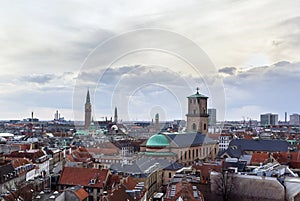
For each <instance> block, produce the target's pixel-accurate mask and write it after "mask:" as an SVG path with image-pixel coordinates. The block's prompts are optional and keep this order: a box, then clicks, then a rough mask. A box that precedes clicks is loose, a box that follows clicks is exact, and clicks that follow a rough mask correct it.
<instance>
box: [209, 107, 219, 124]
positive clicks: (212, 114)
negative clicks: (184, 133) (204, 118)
mask: <svg viewBox="0 0 300 201" xmlns="http://www.w3.org/2000/svg"><path fill="white" fill-rule="evenodd" d="M216 124H217V110H216V109H215V108H209V109H208V125H209V126H215V125H216Z"/></svg>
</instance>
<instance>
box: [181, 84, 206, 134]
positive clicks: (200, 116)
mask: <svg viewBox="0 0 300 201" xmlns="http://www.w3.org/2000/svg"><path fill="white" fill-rule="evenodd" d="M187 98H188V113H187V115H186V116H187V132H201V133H203V134H207V133H208V113H207V99H208V97H206V96H204V95H202V94H200V93H199V88H197V92H196V93H195V94H193V95H191V96H189V97H187Z"/></svg>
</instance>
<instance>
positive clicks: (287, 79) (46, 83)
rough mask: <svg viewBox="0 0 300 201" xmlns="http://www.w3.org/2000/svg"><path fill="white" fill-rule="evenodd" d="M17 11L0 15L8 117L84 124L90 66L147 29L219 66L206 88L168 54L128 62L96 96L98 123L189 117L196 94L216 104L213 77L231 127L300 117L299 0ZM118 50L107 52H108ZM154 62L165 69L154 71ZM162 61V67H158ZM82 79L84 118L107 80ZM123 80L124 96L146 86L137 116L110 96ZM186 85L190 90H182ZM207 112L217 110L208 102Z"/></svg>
mask: <svg viewBox="0 0 300 201" xmlns="http://www.w3.org/2000/svg"><path fill="white" fill-rule="evenodd" d="M12 4H13V3H11V2H10V3H8V2H2V3H1V5H2V6H1V7H2V9H3V12H0V28H1V31H0V44H1V46H2V48H3V49H4V50H5V51H3V52H2V54H1V56H0V66H1V67H0V72H1V74H0V76H1V81H0V82H1V84H0V89H1V90H0V93H1V94H0V95H1V111H2V112H1V117H0V119H3V120H4V119H6V120H7V119H23V118H27V117H29V116H30V114H31V112H32V111H34V113H35V115H36V117H37V118H40V119H43V120H46V119H52V118H53V116H54V113H55V111H56V110H57V109H58V110H59V111H60V112H61V114H62V116H64V117H65V118H66V119H71V120H73V119H75V120H77V118H74V116H73V112H74V108H73V103H74V102H73V101H74V100H73V99H74V86H75V85H76V82H77V81H78V78H79V77H80V76H83V75H82V74H80V73H82V72H81V69H82V66H83V63H84V61H85V59H86V58H87V57H88V56H89V54H90V53H91V52H92V51H93V50H94V49H95V48H96V47H97V46H98V45H99V44H101V43H102V42H104V41H106V40H108V39H110V38H111V37H114V36H118V35H120V34H122V33H124V32H128V31H132V30H136V29H148V28H157V29H163V30H168V31H171V32H174V33H177V34H179V35H182V36H184V37H186V38H188V39H189V40H192V41H194V42H195V43H196V44H197V45H198V46H199V47H200V48H201V49H202V50H203V51H204V52H205V53H206V54H207V56H208V58H209V59H210V60H211V61H212V63H213V64H214V67H215V70H216V72H215V74H212V75H210V76H208V77H207V78H205V80H204V81H203V80H201V81H199V77H197V76H196V77H193V72H192V71H190V70H189V68H188V67H186V66H185V65H186V64H184V63H183V62H182V61H181V60H176V59H172V60H171V59H170V57H169V56H168V55H162V54H158V53H157V52H155V53H151V54H148V53H144V52H142V53H136V54H133V55H127V56H126V58H124V59H122V60H120V61H118V62H116V63H115V64H114V65H113V67H112V68H109V69H107V71H106V74H105V76H104V77H102V78H101V82H100V83H97V84H98V85H97V88H96V89H94V90H93V91H91V94H92V95H91V96H92V99H91V101H92V105H93V109H92V110H93V111H92V113H93V117H95V118H96V119H100V118H102V117H103V116H113V110H114V107H116V106H117V107H118V110H119V119H123V120H135V119H139V120H145V119H149V120H151V118H154V115H153V114H156V113H157V112H159V113H160V117H161V119H162V120H164V119H165V120H172V119H179V118H181V119H185V118H183V117H184V116H185V114H186V113H187V109H186V107H187V104H186V100H185V98H186V97H187V96H189V95H191V94H193V93H194V92H195V88H196V87H200V92H201V93H203V94H204V95H207V96H208V97H209V99H208V101H212V100H215V99H218V97H215V96H213V97H212V96H211V91H210V90H209V86H212V85H213V84H214V82H215V80H219V81H220V80H221V81H222V82H223V83H224V95H225V101H224V102H225V117H224V120H242V119H243V117H244V118H247V117H249V118H251V119H257V120H258V119H259V115H260V114H262V113H268V112H270V113H277V114H279V120H284V113H285V112H287V113H288V115H290V114H292V113H300V111H298V110H297V108H298V103H297V100H298V99H299V94H298V93H297V90H296V86H298V85H299V84H300V80H299V76H300V68H299V67H300V58H299V54H298V52H299V47H300V46H299V45H298V44H299V42H300V40H299V38H300V37H299V34H300V28H299V24H300V20H299V19H300V15H299V14H297V13H298V12H297V8H298V7H299V6H300V5H299V4H300V3H299V2H297V1H289V2H281V1H276V2H275V3H274V1H264V2H260V1H223V2H211V1H202V2H197V1H189V2H184V4H183V3H179V2H175V3H173V2H172V3H171V2H170V3H165V2H164V3H162V2H159V1H157V2H155V1H154V2H151V3H149V2H147V3H146V2H130V3H128V4H126V5H124V4H123V5H122V4H119V3H113V2H106V3H104V2H97V1H92V2H84V1H78V2H76V3H74V2H68V1H66V2H64V3H61V4H57V3H55V2H52V1H46V2H45V3H37V2H35V3H34V4H30V3H24V2H19V3H15V4H14V6H11V5H12ZM33 5H34V6H33ZM121 5H122V6H121ZM70 8H71V9H70ZM53 13H56V14H55V15H53ZM129 45H130V42H129ZM176 45H178V44H174V46H176ZM117 48H118V47H112V48H111V49H107V55H110V54H113V52H115V51H116V49H117ZM178 48H180V45H178ZM153 60H158V61H159V62H157V63H155V64H154V65H153ZM166 61H168V63H166ZM160 62H161V63H162V64H164V65H161V66H159V63H160ZM98 65H99V66H101V63H98ZM199 68H200V69H204V68H205V67H199ZM101 70H103V68H101ZM200 74H201V72H200ZM141 75H147V76H148V77H150V78H155V79H156V80H158V81H161V80H163V83H162V84H161V83H159V85H155V84H156V83H154V85H147V86H137V84H136V83H140V82H141V80H145V77H144V76H141ZM149 75H151V76H149ZM84 76H85V77H84V79H83V81H84V83H83V84H82V85H81V86H82V91H83V92H84V93H83V96H82V97H77V99H78V102H79V103H81V102H82V104H81V105H82V109H81V110H80V108H79V109H78V108H76V110H79V113H82V119H83V117H84V101H85V93H86V90H87V88H89V87H90V85H91V80H93V81H94V80H97V79H100V78H99V77H95V74H94V73H90V74H85V75H84ZM81 78H82V77H81ZM121 78H122V79H121ZM125 78H126V79H128V78H129V79H128V80H125V81H126V82H124V83H125V84H126V85H125V84H124V86H122V88H121V89H119V88H118V89H119V90H123V91H126V90H128V89H131V88H134V87H140V88H138V89H137V90H136V91H135V92H134V94H130V97H131V98H130V99H129V101H130V102H126V105H128V111H127V112H128V113H130V115H129V116H126V118H127V117H129V119H125V118H124V116H122V115H123V114H124V112H122V106H123V105H122V104H120V103H118V102H114V100H113V98H112V97H113V96H114V93H113V92H115V89H116V84H118V83H119V82H120V80H121V81H124V79H125ZM132 80H134V81H132ZM149 80H150V81H151V82H153V79H149ZM178 82H179V83H181V82H188V83H189V85H190V86H189V87H182V86H178ZM157 83H158V82H157ZM92 84H94V83H92ZM170 89H172V90H170ZM157 97H159V98H157ZM209 107H215V106H214V105H213V104H212V102H209ZM217 113H218V108H217ZM79 116H80V115H79ZM219 120H222V119H220V118H219Z"/></svg>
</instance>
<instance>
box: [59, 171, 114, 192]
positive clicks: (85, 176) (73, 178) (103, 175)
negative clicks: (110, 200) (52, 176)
mask: <svg viewBox="0 0 300 201" xmlns="http://www.w3.org/2000/svg"><path fill="white" fill-rule="evenodd" d="M108 175H109V171H108V170H105V169H102V170H100V169H94V168H77V167H64V169H63V171H62V173H61V177H60V179H59V182H58V184H60V185H68V186H75V185H80V186H85V187H91V188H103V187H104V185H106V183H107V178H108ZM91 179H95V184H91Z"/></svg>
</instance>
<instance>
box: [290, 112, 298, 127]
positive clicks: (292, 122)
mask: <svg viewBox="0 0 300 201" xmlns="http://www.w3.org/2000/svg"><path fill="white" fill-rule="evenodd" d="M289 124H290V125H300V115H299V114H292V115H290V122H289Z"/></svg>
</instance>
